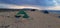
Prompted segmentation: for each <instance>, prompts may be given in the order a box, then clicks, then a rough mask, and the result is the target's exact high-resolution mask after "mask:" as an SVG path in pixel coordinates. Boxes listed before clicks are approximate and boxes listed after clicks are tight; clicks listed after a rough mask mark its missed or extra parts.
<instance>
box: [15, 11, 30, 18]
mask: <svg viewBox="0 0 60 28" xmlns="http://www.w3.org/2000/svg"><path fill="white" fill-rule="evenodd" d="M20 14H24V16H23V18H29V16H28V15H27V13H26V12H24V11H23V10H20V11H19V12H18V13H17V14H16V15H17V16H20Z"/></svg>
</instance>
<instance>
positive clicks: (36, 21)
mask: <svg viewBox="0 0 60 28" xmlns="http://www.w3.org/2000/svg"><path fill="white" fill-rule="evenodd" d="M17 12H18V11H14V12H0V26H2V25H4V26H7V25H10V26H9V27H7V28H60V18H58V16H59V15H58V14H52V13H50V14H44V13H42V12H40V11H26V13H27V14H28V15H29V16H30V18H31V19H32V20H27V19H25V18H22V17H21V18H19V21H17V20H16V18H15V17H14V15H15V14H16V13H17ZM7 16H9V17H7Z"/></svg>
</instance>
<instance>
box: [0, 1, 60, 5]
mask: <svg viewBox="0 0 60 28" xmlns="http://www.w3.org/2000/svg"><path fill="white" fill-rule="evenodd" d="M0 3H6V4H15V5H38V6H55V5H60V0H0Z"/></svg>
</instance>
